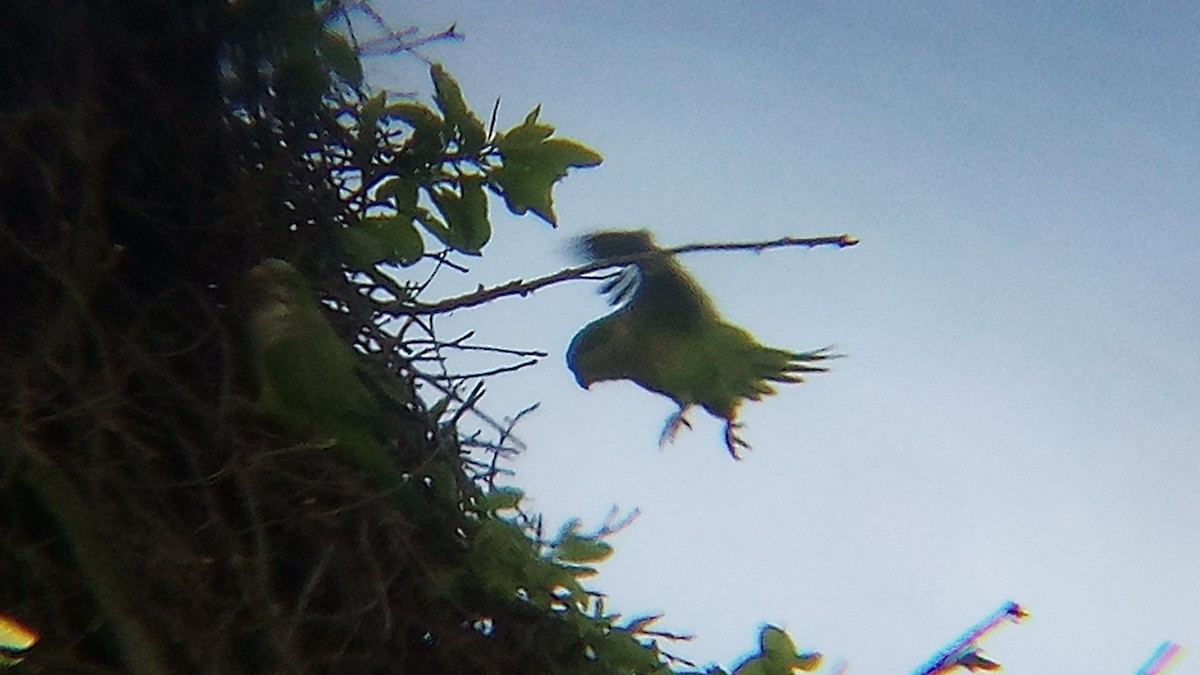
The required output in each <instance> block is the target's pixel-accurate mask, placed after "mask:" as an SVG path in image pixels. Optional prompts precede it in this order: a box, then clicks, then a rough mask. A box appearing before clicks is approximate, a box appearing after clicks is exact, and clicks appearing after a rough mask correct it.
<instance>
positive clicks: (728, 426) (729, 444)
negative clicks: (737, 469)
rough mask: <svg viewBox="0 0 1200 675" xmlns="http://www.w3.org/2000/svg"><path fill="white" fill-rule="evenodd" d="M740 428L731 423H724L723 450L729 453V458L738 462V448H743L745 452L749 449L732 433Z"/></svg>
mask: <svg viewBox="0 0 1200 675" xmlns="http://www.w3.org/2000/svg"><path fill="white" fill-rule="evenodd" d="M741 426H742V425H740V424H738V423H737V422H733V421H730V422H726V423H725V449H726V450H728V451H729V456H730V457H732V458H734V459H739V460H740V459H741V457H739V456H738V448H745V449H747V450H749V449H750V444H749V443H747V442H746V441H744V440H742V437H741V436H738V435H737V433H736V432H735V431H734V430H735V429H739V428H741Z"/></svg>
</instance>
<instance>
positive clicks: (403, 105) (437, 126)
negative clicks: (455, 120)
mask: <svg viewBox="0 0 1200 675" xmlns="http://www.w3.org/2000/svg"><path fill="white" fill-rule="evenodd" d="M383 112H384V115H385V117H387V118H389V119H398V120H400V121H401V122H404V123H405V124H407V125H408V126H410V127H412V128H414V129H417V130H422V129H424V130H427V131H433V132H440V131H442V130H443V129H444V122H443V121H442V118H441V117H438V114H437V113H435V112H434V111H432V110H430V109H429V108H427V107H426V106H424V105H421V104H420V103H411V102H408V101H398V102H396V103H390V104H388V105H387V107H385V108H384V109H383Z"/></svg>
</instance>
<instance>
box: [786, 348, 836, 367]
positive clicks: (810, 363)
mask: <svg viewBox="0 0 1200 675" xmlns="http://www.w3.org/2000/svg"><path fill="white" fill-rule="evenodd" d="M831 349H833V345H829V346H828V347H821V348H820V349H814V350H812V351H809V352H792V353H790V354H788V366H787V372H789V373H823V372H825V371H827V370H829V366H827V365H824V362H825V361H830V360H832V359H841V358H845V357H846V355H845V354H837V353H834V352H831V351H830V350H831Z"/></svg>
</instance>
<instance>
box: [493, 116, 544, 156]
mask: <svg viewBox="0 0 1200 675" xmlns="http://www.w3.org/2000/svg"><path fill="white" fill-rule="evenodd" d="M541 111H542V106H540V105H539V106H538V107H536V108H534V109H533V110H532V111H530V113H529V114H528V115H526V116H525V121H524V122H521V123H520V124H518V125H517V126H515V127H513V128H512V129H509V130H508V131H506V132H504V133H502V134H497V135H496V147H497V148H499V150H500V152H502V153H507V152H512V151H513V150H515V149H517V148H521V147H526V146H531V145H537V144H538V143H541V142H542V141H544V140H546V139H547V138H550V135H551V134H553V133H554V127H552V126H550V125H549V124H542V123H541V122H538V115H539V114H541Z"/></svg>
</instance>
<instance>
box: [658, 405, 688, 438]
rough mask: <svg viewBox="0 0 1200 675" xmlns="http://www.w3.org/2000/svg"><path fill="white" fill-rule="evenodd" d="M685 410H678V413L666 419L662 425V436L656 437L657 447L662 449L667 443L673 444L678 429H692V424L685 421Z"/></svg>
mask: <svg viewBox="0 0 1200 675" xmlns="http://www.w3.org/2000/svg"><path fill="white" fill-rule="evenodd" d="M685 414H687V408H686V407H684V408H680V409H679V411H678V412H676V413H675V414H674V415H671V416H670V417H668V418H667V422H666V424H664V425H663V430H662V434H661V435H659V437H658V447H660V448H661V447H662V446H664V445H666V444H667V443H673V442H675V436H676V435H677V434H678V433H679V427H687V428H688V429H691V428H692V423H691V422H689V421H687V417H685V416H684V415H685Z"/></svg>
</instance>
